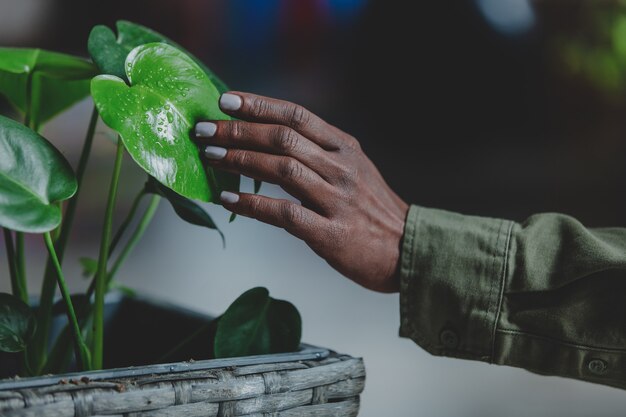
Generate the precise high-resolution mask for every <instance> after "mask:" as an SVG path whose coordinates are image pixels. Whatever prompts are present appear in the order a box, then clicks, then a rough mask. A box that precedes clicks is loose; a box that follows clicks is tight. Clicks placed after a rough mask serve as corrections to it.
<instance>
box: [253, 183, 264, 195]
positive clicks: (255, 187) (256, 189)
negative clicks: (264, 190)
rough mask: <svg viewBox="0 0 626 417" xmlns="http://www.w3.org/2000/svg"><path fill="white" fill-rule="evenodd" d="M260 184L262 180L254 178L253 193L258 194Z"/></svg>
mask: <svg viewBox="0 0 626 417" xmlns="http://www.w3.org/2000/svg"><path fill="white" fill-rule="evenodd" d="M262 184H263V182H262V181H259V180H254V194H258V193H259V191H261V185H262Z"/></svg>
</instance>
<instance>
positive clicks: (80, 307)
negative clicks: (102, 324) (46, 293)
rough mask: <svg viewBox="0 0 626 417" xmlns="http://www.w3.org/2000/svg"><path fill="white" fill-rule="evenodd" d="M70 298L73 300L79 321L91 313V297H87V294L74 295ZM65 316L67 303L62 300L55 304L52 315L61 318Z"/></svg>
mask: <svg viewBox="0 0 626 417" xmlns="http://www.w3.org/2000/svg"><path fill="white" fill-rule="evenodd" d="M70 298H71V299H72V305H73V306H74V312H75V313H76V317H77V318H78V319H79V320H80V319H83V318H85V317H86V316H87V314H88V313H89V308H90V306H89V305H90V303H89V297H87V295H86V294H72V295H71V296H70ZM65 314H66V312H65V302H64V301H63V300H62V299H61V300H59V301H57V302H56V303H54V306H53V307H52V315H53V316H61V315H65Z"/></svg>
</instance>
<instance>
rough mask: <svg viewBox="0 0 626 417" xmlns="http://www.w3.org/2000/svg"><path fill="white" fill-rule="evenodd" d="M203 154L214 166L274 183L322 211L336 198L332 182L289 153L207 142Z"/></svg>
mask: <svg viewBox="0 0 626 417" xmlns="http://www.w3.org/2000/svg"><path fill="white" fill-rule="evenodd" d="M204 154H205V157H206V158H207V160H208V161H209V164H210V165H211V166H212V167H214V168H217V169H221V170H224V171H228V172H232V173H236V174H241V175H245V176H247V177H250V178H254V179H256V180H261V181H265V182H270V183H273V184H278V185H280V186H281V187H282V188H283V189H284V190H285V191H287V192H288V193H289V194H291V195H292V196H294V197H295V198H297V199H298V200H300V201H303V202H305V203H307V204H312V205H314V206H316V207H318V208H320V209H321V210H322V211H326V210H327V209H328V208H329V204H330V202H332V201H335V199H336V198H338V196H336V195H335V194H336V191H335V188H334V187H333V186H332V185H330V184H329V183H327V182H326V181H324V179H323V178H322V177H320V176H319V175H318V174H317V173H315V172H314V171H313V170H311V169H310V168H308V167H307V166H305V165H303V164H302V163H301V162H300V161H298V160H296V159H294V158H291V157H286V156H277V155H271V154H267V153H262V152H256V151H248V150H243V149H228V150H227V149H226V148H220V147H216V146H207V147H206V148H205V150H204Z"/></svg>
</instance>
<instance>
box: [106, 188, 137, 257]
mask: <svg viewBox="0 0 626 417" xmlns="http://www.w3.org/2000/svg"><path fill="white" fill-rule="evenodd" d="M144 195H146V191H145V190H144V189H143V188H142V189H141V191H140V192H139V194H137V196H136V197H135V200H133V205H132V206H131V207H130V211H129V212H128V214H127V215H126V218H125V219H124V222H122V224H121V225H120V227H119V229H117V232H116V233H115V236H113V240H112V241H111V245H109V256H111V254H112V253H113V251H114V250H115V247H116V246H117V244H118V243H119V242H120V239H121V238H122V236H123V235H124V232H125V231H126V229H127V228H128V226H129V225H130V223H131V222H132V221H133V218H134V217H135V213H137V208H138V207H139V203H140V202H141V199H142V198H143V196H144Z"/></svg>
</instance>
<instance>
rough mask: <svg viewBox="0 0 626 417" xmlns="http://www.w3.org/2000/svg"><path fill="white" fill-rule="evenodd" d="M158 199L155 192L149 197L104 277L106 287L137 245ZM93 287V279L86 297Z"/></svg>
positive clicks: (157, 204) (110, 250)
mask: <svg viewBox="0 0 626 417" xmlns="http://www.w3.org/2000/svg"><path fill="white" fill-rule="evenodd" d="M160 201H161V196H159V195H156V194H155V195H153V196H152V197H151V198H150V203H149V204H148V207H146V211H144V213H143V215H142V216H141V218H140V219H139V223H138V224H137V227H135V230H134V231H133V234H132V235H131V237H130V238H129V239H128V241H127V242H126V245H124V248H123V249H122V251H121V252H120V255H119V256H118V257H117V259H116V260H115V263H114V264H113V267H112V268H111V270H110V271H109V272H108V273H107V279H106V287H107V289H108V288H109V286H110V285H111V282H112V281H113V279H114V278H115V274H116V273H117V271H118V270H119V269H120V267H121V266H122V264H123V263H124V261H125V260H126V258H128V255H130V253H131V252H132V251H133V249H134V248H135V246H137V243H139V240H140V239H141V237H142V236H143V235H144V233H145V231H146V229H147V228H148V226H149V225H150V222H151V221H152V218H153V217H154V214H155V213H156V210H157V208H158V207H159V202H160ZM129 216H130V215H129ZM111 246H112V244H111ZM111 253H112V248H110V249H109V256H110V255H111ZM94 289H95V280H92V281H91V284H90V285H89V288H88V289H87V298H91V296H92V294H93V292H94Z"/></svg>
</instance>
